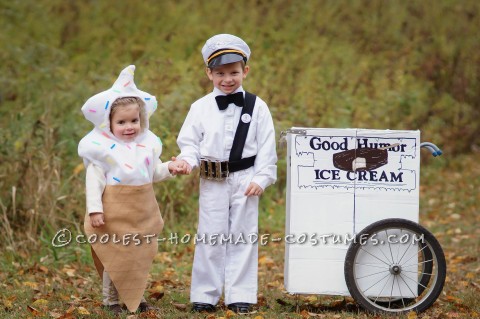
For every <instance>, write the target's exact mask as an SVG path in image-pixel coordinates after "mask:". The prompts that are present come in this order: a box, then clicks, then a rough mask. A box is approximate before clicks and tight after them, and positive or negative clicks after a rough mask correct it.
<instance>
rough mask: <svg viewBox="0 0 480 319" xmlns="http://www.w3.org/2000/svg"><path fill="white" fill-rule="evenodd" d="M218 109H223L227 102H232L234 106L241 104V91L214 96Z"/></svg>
mask: <svg viewBox="0 0 480 319" xmlns="http://www.w3.org/2000/svg"><path fill="white" fill-rule="evenodd" d="M215 100H217V104H218V108H219V109H220V111H223V110H225V109H226V108H227V107H228V104H230V103H234V104H235V105H236V106H243V92H237V93H234V94H229V95H219V96H216V97H215Z"/></svg>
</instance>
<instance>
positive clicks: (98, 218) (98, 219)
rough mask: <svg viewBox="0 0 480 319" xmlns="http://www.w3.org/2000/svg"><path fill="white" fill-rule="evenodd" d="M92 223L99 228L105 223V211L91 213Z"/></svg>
mask: <svg viewBox="0 0 480 319" xmlns="http://www.w3.org/2000/svg"><path fill="white" fill-rule="evenodd" d="M90 225H92V227H93V228H97V227H101V226H103V225H105V220H104V219H103V213H91V214H90Z"/></svg>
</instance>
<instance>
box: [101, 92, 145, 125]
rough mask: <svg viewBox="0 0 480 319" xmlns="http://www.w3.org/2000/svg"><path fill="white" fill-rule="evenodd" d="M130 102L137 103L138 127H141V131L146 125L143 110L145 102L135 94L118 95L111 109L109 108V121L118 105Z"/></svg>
mask: <svg viewBox="0 0 480 319" xmlns="http://www.w3.org/2000/svg"><path fill="white" fill-rule="evenodd" d="M130 104H137V105H138V109H139V111H140V127H141V128H142V131H143V130H144V129H145V128H146V127H147V111H146V110H145V102H143V100H142V99H141V98H139V97H136V96H125V97H120V98H118V99H116V100H115V101H114V102H113V103H112V109H111V110H110V116H109V120H110V123H111V121H112V117H113V114H114V113H115V111H116V110H117V109H118V107H122V106H126V105H130ZM110 126H111V124H110Z"/></svg>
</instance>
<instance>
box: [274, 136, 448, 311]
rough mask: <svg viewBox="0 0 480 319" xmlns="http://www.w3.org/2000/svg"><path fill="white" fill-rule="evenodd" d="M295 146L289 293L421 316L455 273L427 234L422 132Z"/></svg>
mask: <svg viewBox="0 0 480 319" xmlns="http://www.w3.org/2000/svg"><path fill="white" fill-rule="evenodd" d="M282 135H283V137H284V138H286V141H287V196H286V197H287V202H286V206H287V207H286V210H287V219H286V234H285V235H286V247H285V288H286V290H287V292H289V293H291V294H324V295H343V296H349V295H350V296H352V297H353V298H354V300H355V301H356V302H357V303H359V304H360V305H361V306H362V307H363V308H365V309H366V310H368V311H370V312H384V313H405V312H409V311H416V312H421V311H424V310H425V309H427V308H428V307H430V306H431V305H432V304H433V303H434V302H435V300H436V299H437V298H438V296H439V294H440V293H441V291H442V289H443V285H444V282H445V276H446V263H445V257H444V253H443V250H442V248H441V246H440V244H439V243H438V241H437V240H436V239H435V237H434V236H433V235H432V234H431V233H430V232H429V231H428V230H426V229H425V228H424V227H422V226H420V225H419V224H418V216H419V185H420V183H419V175H420V174H419V173H420V171H419V169H420V148H421V147H425V148H427V149H428V150H429V151H430V152H431V153H432V154H433V155H434V156H438V155H441V151H440V149H438V147H436V146H435V145H434V144H432V143H420V132H419V131H393V130H365V129H321V128H292V129H290V130H288V131H286V132H282Z"/></svg>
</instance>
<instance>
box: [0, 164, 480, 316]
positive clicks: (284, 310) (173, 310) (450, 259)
mask: <svg viewBox="0 0 480 319" xmlns="http://www.w3.org/2000/svg"><path fill="white" fill-rule="evenodd" d="M425 161H426V162H428V163H423V164H422V165H423V166H422V175H421V179H422V184H423V185H422V188H421V216H420V220H421V224H423V225H424V226H426V227H427V228H429V229H430V230H431V231H432V232H433V233H434V234H435V236H436V237H437V239H439V241H440V243H441V245H442V247H443V249H444V251H445V255H446V257H447V269H448V273H447V280H446V285H445V287H444V290H443V293H442V294H441V296H440V297H439V299H438V300H437V302H436V303H435V304H434V305H433V306H432V307H431V308H430V309H428V310H427V311H426V312H424V313H422V314H418V318H444V317H448V318H456V317H457V318H465V317H470V318H475V317H478V314H479V313H480V303H479V302H478V298H477V297H476V296H477V295H478V292H479V289H480V286H479V282H478V276H477V274H478V271H479V269H480V260H479V259H478V249H479V237H480V236H479V235H480V232H479V230H478V229H477V227H476V226H475V225H478V222H479V215H478V208H477V207H476V206H474V201H475V199H478V194H477V192H476V190H477V189H478V187H480V185H479V182H480V170H479V168H478V165H476V161H475V157H474V156H470V155H468V156H460V157H458V158H456V159H449V158H448V157H445V158H442V157H440V158H438V159H435V160H433V159H432V160H430V159H428V158H425ZM459 165H460V166H461V167H463V168H464V173H462V172H459V171H458V170H457V169H458V167H459ZM459 188H461V189H463V192H462V193H461V194H460V193H458V192H457V191H456V190H457V189H459ZM271 191H273V189H272V190H269V191H268V192H271ZM266 198H267V197H265V198H263V200H262V205H261V214H260V233H261V234H275V236H277V235H279V236H283V234H284V226H283V225H284V222H285V219H284V216H285V214H284V203H283V201H282V200H281V199H280V200H279V201H278V202H275V203H272V202H266V201H265V199H266ZM166 225H167V226H166V229H165V231H164V234H165V235H166V236H167V238H168V237H170V236H172V238H176V237H173V236H174V235H170V234H171V233H176V235H177V236H178V243H176V241H168V240H167V241H165V242H164V243H162V244H161V245H160V248H159V254H158V255H157V257H156V261H155V263H154V266H153V268H152V271H151V278H150V281H149V282H150V288H149V289H148V290H147V293H146V296H147V297H148V296H153V298H151V299H150V300H151V301H152V302H153V303H154V304H155V305H157V306H159V307H160V308H161V309H162V310H161V312H160V313H159V318H205V315H194V314H190V313H189V312H187V311H185V310H183V307H187V309H189V286H190V273H191V264H192V257H193V249H194V246H193V244H192V243H191V242H190V243H188V244H182V243H181V242H180V241H181V239H182V237H183V236H184V235H185V234H193V233H194V231H195V220H194V218H192V219H185V220H184V221H183V222H182V223H181V224H172V223H169V222H168V221H166ZM66 227H67V228H68V227H69V226H68V225H66ZM70 230H71V231H72V234H73V235H74V236H75V235H76V234H79V233H78V232H76V230H75V229H73V228H70ZM53 234H54V233H53V232H52V231H50V230H45V234H43V235H42V237H43V238H44V243H43V244H42V245H40V247H41V248H40V250H39V251H37V252H28V251H19V252H16V253H14V252H12V251H5V253H4V254H3V256H2V259H1V261H2V263H1V274H0V279H1V282H2V290H3V291H4V294H3V296H2V301H3V305H4V307H3V308H0V317H1V318H29V317H32V316H33V313H32V312H30V311H29V310H28V306H31V307H33V308H35V309H36V310H38V311H39V314H38V315H36V317H37V318H55V316H56V314H61V315H65V314H66V313H68V312H69V311H72V315H73V316H74V317H80V315H79V312H81V311H83V310H81V309H84V310H86V311H88V313H89V315H88V316H87V315H83V316H84V317H88V318H109V317H108V316H106V315H105V313H104V312H102V311H100V310H99V306H100V303H101V297H100V296H101V295H100V291H101V290H100V289H101V287H100V281H99V279H98V278H97V274H96V272H95V270H94V267H93V262H92V260H91V256H90V251H89V247H88V245H78V244H77V245H75V244H71V245H68V246H66V247H63V248H53V247H52V246H51V244H49V243H48V242H47V241H48V240H49V239H51V238H52V237H53ZM259 249H260V250H259V254H260V258H259V305H258V308H257V313H255V314H253V315H250V316H246V317H250V318H254V317H255V316H261V317H263V318H308V317H312V318H315V317H320V318H367V317H368V318H369V317H371V316H370V315H368V314H367V313H365V312H363V311H362V310H361V309H358V307H357V306H356V305H355V303H354V302H353V300H351V299H350V298H347V299H346V300H344V298H343V297H339V296H315V295H314V296H290V295H288V294H286V293H285V291H284V289H283V262H284V256H283V251H284V244H283V243H273V242H269V243H268V244H267V245H264V246H261V245H260V248H259ZM53 252H55V253H53ZM319 275H321V274H319ZM155 293H157V294H155ZM160 295H162V296H163V297H162V298H160V299H159V300H156V299H155V296H157V297H159V296H160ZM38 300H40V301H38ZM9 301H10V303H9ZM220 305H221V306H220V308H219V310H218V311H217V312H216V313H215V316H213V317H211V318H219V317H227V318H233V317H235V316H233V314H231V313H230V312H228V311H226V309H225V307H224V306H222V303H221V302H220ZM80 307H83V308H80ZM79 309H80V310H79ZM308 313H310V315H309V314H308ZM241 317H242V318H245V316H241ZM375 318H391V317H390V316H381V315H377V316H375ZM398 318H411V315H404V316H398Z"/></svg>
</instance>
